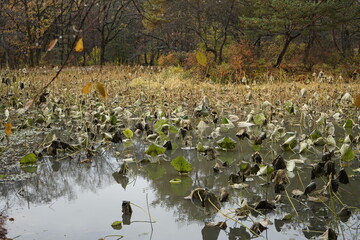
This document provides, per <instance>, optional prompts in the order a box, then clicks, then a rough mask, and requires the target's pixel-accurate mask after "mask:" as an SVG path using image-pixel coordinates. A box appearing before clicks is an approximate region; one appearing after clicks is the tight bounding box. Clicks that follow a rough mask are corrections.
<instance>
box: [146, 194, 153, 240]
mask: <svg viewBox="0 0 360 240" xmlns="http://www.w3.org/2000/svg"><path fill="white" fill-rule="evenodd" d="M146 207H147V210H148V214H149V220H150V226H151V235H150V239H151V238H152V234H153V231H154V228H153V225H152V221H151V215H150V209H149V199H148V194H147V193H146Z"/></svg>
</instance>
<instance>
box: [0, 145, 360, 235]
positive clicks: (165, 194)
mask: <svg viewBox="0 0 360 240" xmlns="http://www.w3.org/2000/svg"><path fill="white" fill-rule="evenodd" d="M245 144H246V143H245ZM242 147H243V149H248V150H247V151H244V150H243V151H241V155H239V152H238V151H229V152H221V156H222V158H223V159H229V160H228V161H229V163H231V162H235V161H236V162H239V161H241V160H244V159H245V160H247V159H249V158H250V155H251V154H252V150H251V148H250V147H249V146H245V145H244V146H242ZM144 149H145V146H144V144H142V143H141V142H139V141H134V143H133V145H132V146H130V147H128V148H123V147H122V146H115V147H114V149H113V151H108V152H104V153H103V154H102V155H101V156H100V157H98V158H94V159H93V161H92V162H91V163H86V164H84V163H80V161H79V160H78V159H72V160H65V161H52V160H50V159H44V160H42V163H41V164H39V166H38V168H37V175H36V176H34V177H33V178H31V179H27V180H24V181H18V182H4V183H1V184H0V190H1V193H2V194H1V197H0V200H1V203H2V204H4V207H6V208H8V209H10V213H11V212H13V213H14V214H16V215H17V217H19V218H21V216H22V215H23V214H24V215H26V216H27V217H31V216H32V214H35V212H36V211H37V209H40V208H41V211H42V212H43V213H44V216H46V215H48V216H51V215H52V214H54V213H53V210H52V207H53V208H54V209H56V212H59V211H64V212H67V213H68V214H71V212H70V213H69V212H68V210H67V208H70V209H72V210H71V211H75V212H77V211H80V210H81V212H82V215H80V216H79V220H78V221H88V219H87V218H92V220H93V221H94V222H93V223H91V224H89V223H86V224H85V223H84V225H85V226H87V227H89V225H90V226H93V228H94V229H92V230H87V231H85V232H88V234H81V232H82V231H84V228H85V226H83V225H81V224H80V225H79V226H78V229H72V230H71V231H72V232H76V233H74V234H73V235H72V236H76V239H94V238H95V239H97V238H96V237H94V236H98V238H100V237H101V236H105V235H106V234H108V233H109V231H111V229H110V228H109V226H110V224H111V222H112V221H114V220H122V221H123V229H122V230H121V234H122V235H126V236H128V237H133V238H132V239H149V236H150V234H151V231H150V227H149V225H148V224H149V218H148V215H147V214H145V213H144V211H145V212H146V205H147V204H146V201H145V194H147V193H149V194H150V195H149V199H150V206H149V207H150V209H151V214H152V215H153V217H154V218H155V219H156V220H158V222H157V223H154V236H153V239H168V234H169V231H171V234H172V235H173V234H174V235H175V237H174V239H183V238H184V237H183V236H189V238H191V239H204V240H205V239H206V240H216V239H219V240H221V239H229V240H235V239H250V238H251V235H250V233H249V231H247V230H246V229H245V227H244V226H241V225H240V224H238V223H235V222H233V221H232V220H229V219H227V218H226V217H224V216H222V215H221V214H217V215H207V214H206V213H205V212H204V209H203V208H202V207H199V206H196V205H194V204H193V203H192V202H191V201H189V200H184V196H186V195H188V194H189V193H190V191H191V190H192V189H194V188H197V187H207V188H209V189H210V190H211V191H213V192H214V193H215V194H218V193H219V191H220V189H221V188H222V187H224V186H227V188H228V191H229V193H230V200H229V202H227V203H224V205H223V207H222V210H223V211H225V210H226V209H236V208H238V207H239V204H240V202H241V201H242V200H247V201H248V202H249V203H253V202H256V201H260V200H264V199H269V200H272V199H274V198H275V196H276V194H275V192H274V186H273V184H270V185H265V186H261V184H263V183H266V182H267V181H268V179H266V177H265V178H264V177H253V178H252V179H249V181H248V182H247V184H249V187H248V188H246V189H241V190H239V189H231V188H230V187H228V186H229V185H228V176H229V175H230V174H231V173H236V172H237V171H238V169H237V167H236V165H231V164H230V166H229V167H228V168H224V169H222V172H221V173H215V172H214V171H213V167H214V164H215V161H208V160H207V159H206V158H205V157H203V156H201V155H199V153H197V152H196V151H195V150H181V149H176V150H174V151H171V152H168V153H167V159H168V160H171V159H174V158H175V157H176V156H178V155H183V156H184V157H185V158H186V159H187V160H189V161H190V162H191V163H192V164H193V169H194V170H193V171H192V172H191V173H190V175H189V176H181V177H179V176H178V173H177V172H176V171H175V170H174V169H173V168H172V166H171V165H170V164H169V162H166V161H163V160H162V161H161V162H159V163H147V164H140V163H129V168H130V172H129V174H128V175H127V176H123V175H120V174H119V173H118V172H117V171H118V170H119V167H120V163H121V162H122V160H123V159H122V158H117V157H114V156H115V155H116V154H115V152H120V153H121V154H120V156H125V155H126V156H128V155H131V156H132V157H133V158H134V159H135V160H141V159H143V158H145V156H144V155H143V152H144ZM249 149H250V150H249ZM262 154H263V156H265V159H264V160H265V161H267V162H270V161H271V159H272V157H271V155H270V154H267V155H266V152H265V153H262ZM284 157H285V158H290V156H287V155H284ZM291 158H300V156H291ZM309 170H310V169H309V168H303V169H301V170H299V175H298V173H297V172H295V174H294V176H293V177H292V178H291V179H290V181H291V183H290V184H289V185H288V186H287V187H286V189H287V191H288V192H289V194H291V190H292V189H294V188H301V187H300V186H301V184H302V183H300V181H299V177H298V176H300V178H301V180H302V182H303V184H307V183H309V182H310V179H308V176H309V174H308V173H309ZM175 177H176V178H180V179H181V180H182V183H181V184H170V183H169V181H170V180H171V179H173V178H175ZM316 181H318V184H319V185H321V184H323V183H321V181H322V180H321V179H317V180H316ZM356 181H358V178H355V179H352V180H351V183H350V184H349V185H341V189H340V192H341V194H342V195H341V196H338V197H340V198H341V201H342V202H343V203H344V204H348V205H349V206H356V207H359V206H360V202H359V201H360V190H359V189H358V188H356V189H354V187H353V186H355V184H356ZM99 199H100V200H101V201H99ZM123 200H129V201H131V202H133V203H136V204H138V205H139V206H140V207H141V208H142V209H140V208H136V210H135V211H134V214H132V215H129V214H122V213H121V202H122V201H123ZM57 203H59V204H58V205H57ZM69 205H74V206H72V207H71V206H69ZM292 205H294V207H295V208H296V210H297V212H295V211H294V209H293V207H292ZM23 206H26V208H27V209H30V210H32V211H34V212H31V211H30V212H29V213H25V212H26V211H25V209H26V208H24V207H23ZM43 206H46V208H42V207H43ZM86 207H87V208H86ZM341 207H342V206H336V207H335V212H336V211H339V210H340V209H341ZM79 209H80V210H79ZM84 209H88V211H89V212H86V213H84V211H86V210H84ZM114 211H115V212H116V214H115V213H114ZM92 212H93V213H92ZM95 213H96V215H95ZM288 213H290V214H292V215H293V216H294V217H293V219H292V220H291V221H290V222H287V221H282V220H281V219H282V218H283V217H284V215H285V214H288ZM36 214H37V213H36ZM36 214H35V215H36ZM296 214H299V216H298V217H296ZM110 215H111V217H109V216H110ZM91 216H92V217H91ZM232 217H234V218H236V217H235V216H233V215H232ZM266 217H268V218H269V219H270V220H271V221H272V222H273V223H274V225H273V226H269V229H268V230H267V232H266V235H268V236H270V238H271V239H281V238H283V236H284V235H286V237H287V238H291V237H292V238H295V239H298V238H300V239H302V238H304V237H305V238H307V239H310V238H311V237H314V236H319V235H320V234H321V233H322V232H324V231H325V230H326V229H327V228H328V227H331V228H332V229H338V228H340V229H344V232H345V233H344V236H345V239H351V237H353V236H352V235H354V234H356V232H357V228H358V227H359V225H358V224H357V222H358V218H359V213H358V212H356V211H353V215H352V216H351V217H350V219H349V220H348V221H347V222H345V223H341V222H339V221H336V219H335V217H334V215H333V213H332V210H331V209H329V208H327V207H326V205H324V204H321V203H308V202H306V201H305V200H299V201H297V200H292V202H291V203H290V202H289V200H288V199H287V198H286V195H285V194H283V203H282V204H279V205H277V208H276V209H275V210H274V211H271V212H269V213H267V214H266ZM49 218H50V217H49ZM254 218H255V217H254ZM261 219H262V217H261V215H258V216H257V218H256V221H259V220H261ZM27 221H30V220H27ZM61 221H66V219H65V218H62V219H61ZM210 221H227V225H228V228H227V229H226V230H225V231H223V230H220V229H219V228H216V227H205V222H210ZM24 222H25V220H24V221H21V223H24ZM55 222H56V221H55ZM70 222H72V221H70ZM174 223H176V224H175V225H174ZM241 223H243V224H245V225H246V226H247V227H250V226H251V225H252V221H251V219H250V218H248V219H246V220H241ZM16 224H17V221H15V223H14V227H10V234H11V233H12V232H11V231H13V232H14V233H15V234H24V233H25V230H21V231H19V230H18V229H15V226H16V228H23V226H21V225H16ZM48 224H54V222H51V221H49V223H48ZM140 224H143V225H140ZM335 224H337V225H335ZM68 227H70V228H71V226H68ZM46 228H47V229H48V231H49V232H50V231H55V232H56V230H54V228H55V226H46ZM23 229H25V228H23ZM95 229H96V230H95ZM109 229H110V230H109ZM145 229H146V230H145ZM42 230H43V228H41V227H37V226H35V225H32V228H31V229H29V228H26V231H32V232H39V231H42ZM117 233H118V232H117ZM91 234H93V235H91ZM264 234H265V233H264ZM12 236H14V235H12ZM89 236H91V237H90V238H89ZM191 236H193V237H191ZM194 236H195V237H194ZM300 236H301V237H300ZM339 237H340V236H339ZM20 239H26V237H25V238H24V237H20ZM38 239H49V235H46V234H45V236H44V237H43V238H41V237H39V238H38ZM51 239H62V238H61V237H58V238H51Z"/></svg>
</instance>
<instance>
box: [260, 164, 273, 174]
mask: <svg viewBox="0 0 360 240" xmlns="http://www.w3.org/2000/svg"><path fill="white" fill-rule="evenodd" d="M273 172H274V168H272V167H270V166H269V165H265V164H260V169H259V171H258V172H257V175H258V176H262V175H267V176H270V175H271V174H272V173H273Z"/></svg>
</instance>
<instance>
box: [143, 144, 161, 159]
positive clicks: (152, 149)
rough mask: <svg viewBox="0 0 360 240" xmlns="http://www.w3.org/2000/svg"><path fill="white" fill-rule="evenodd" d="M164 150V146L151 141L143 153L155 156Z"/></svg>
mask: <svg viewBox="0 0 360 240" xmlns="http://www.w3.org/2000/svg"><path fill="white" fill-rule="evenodd" d="M165 151H166V149H165V148H163V147H161V146H159V145H156V144H154V143H153V144H151V145H150V146H149V147H148V149H147V150H146V151H145V154H147V155H150V156H151V157H156V156H157V155H160V154H163V153H164V152H165Z"/></svg>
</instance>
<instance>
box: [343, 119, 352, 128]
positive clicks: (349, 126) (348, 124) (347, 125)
mask: <svg viewBox="0 0 360 240" xmlns="http://www.w3.org/2000/svg"><path fill="white" fill-rule="evenodd" d="M353 126H354V122H353V120H351V119H348V120H346V122H345V123H344V126H343V128H353Z"/></svg>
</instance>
